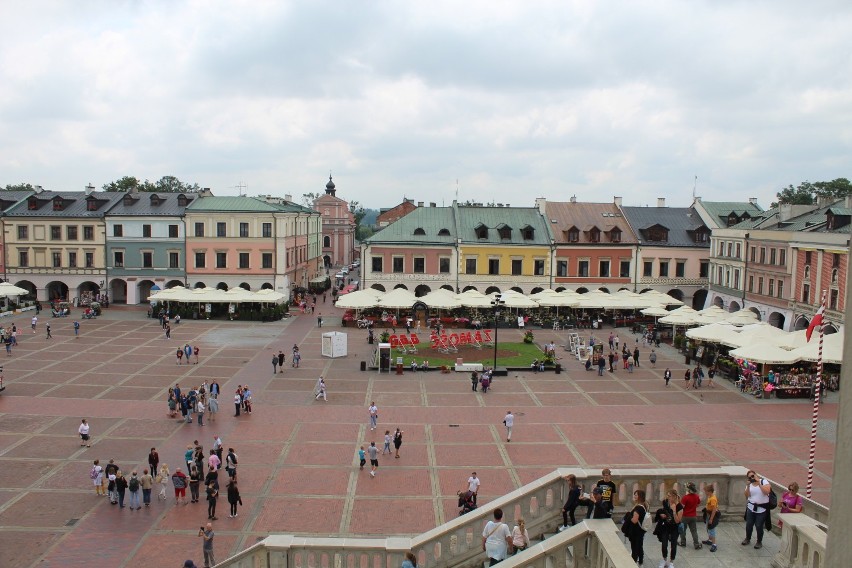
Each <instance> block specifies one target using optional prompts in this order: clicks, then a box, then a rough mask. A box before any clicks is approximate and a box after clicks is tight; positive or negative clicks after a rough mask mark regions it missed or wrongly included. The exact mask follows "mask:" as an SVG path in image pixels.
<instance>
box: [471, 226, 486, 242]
mask: <svg viewBox="0 0 852 568" xmlns="http://www.w3.org/2000/svg"><path fill="white" fill-rule="evenodd" d="M474 231H476V238H477V239H487V238H488V227H486V226H485V225H483V224H482V223H480V224H479V225H477V226H476V229H474Z"/></svg>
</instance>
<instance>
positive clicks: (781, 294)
mask: <svg viewBox="0 0 852 568" xmlns="http://www.w3.org/2000/svg"><path fill="white" fill-rule="evenodd" d="M778 297H779V298H783V297H784V281H783V280H779V281H778Z"/></svg>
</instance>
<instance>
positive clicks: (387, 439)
mask: <svg viewBox="0 0 852 568" xmlns="http://www.w3.org/2000/svg"><path fill="white" fill-rule="evenodd" d="M390 445H391V433H390V430H385V445H384V447H383V448H382V455H385V452H387V453H391V449H390Z"/></svg>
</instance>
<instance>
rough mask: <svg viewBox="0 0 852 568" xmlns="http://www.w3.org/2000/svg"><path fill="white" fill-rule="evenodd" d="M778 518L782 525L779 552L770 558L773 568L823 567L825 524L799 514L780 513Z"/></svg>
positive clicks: (825, 537)
mask: <svg viewBox="0 0 852 568" xmlns="http://www.w3.org/2000/svg"><path fill="white" fill-rule="evenodd" d="M803 512H804V511H803ZM779 517H780V519H781V522H782V523H783V526H782V527H781V551H780V552H778V554H776V555H775V556H774V557H773V558H772V561H771V563H772V566H773V568H821V567H822V566H825V543H826V539H827V537H828V535H827V527H826V526H825V524H824V523H821V522H819V521H817V520H815V519H813V518H811V517H809V516H807V515H803V514H801V513H782V514H781V515H779Z"/></svg>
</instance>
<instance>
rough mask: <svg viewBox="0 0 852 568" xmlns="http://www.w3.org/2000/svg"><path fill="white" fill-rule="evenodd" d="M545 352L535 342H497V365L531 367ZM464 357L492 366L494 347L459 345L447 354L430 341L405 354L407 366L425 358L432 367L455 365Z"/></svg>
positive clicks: (472, 361)
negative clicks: (434, 347)
mask: <svg viewBox="0 0 852 568" xmlns="http://www.w3.org/2000/svg"><path fill="white" fill-rule="evenodd" d="M398 356H399V352H398V351H397V350H394V352H393V355H392V359H393V360H394V361H396V358H397V357H398ZM542 356H544V352H543V351H542V350H541V349H540V348H539V347H538V345H536V344H535V343H524V342H519V343H503V342H502V341H501V342H500V343H498V344H497V366H498V367H529V366H530V364H531V363H532V362H533V361H534V360H536V359H541V358H542ZM457 357H462V358H464V362H465V363H482V364H483V365H486V366H489V367H490V366H491V365H492V364H493V363H494V347H493V346H491V347H489V346H483V347H482V349H475V348H473V347H468V346H464V347H459V352H458V353H450V354H448V355H445V354H443V353H441V352H439V351H438V350H437V349H431V348H430V347H429V344H428V343H421V344H420V347H419V349H418V352H417V354H415V355H403V359H404V361H405V366H406V367H408V366H410V365H411V361H417V364H418V365H420V363H422V362H423V359H428V360H429V366H430V367H440V366H441V365H447V366H453V365H455V364H456V358H457Z"/></svg>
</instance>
